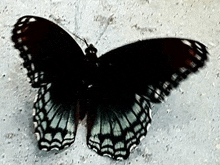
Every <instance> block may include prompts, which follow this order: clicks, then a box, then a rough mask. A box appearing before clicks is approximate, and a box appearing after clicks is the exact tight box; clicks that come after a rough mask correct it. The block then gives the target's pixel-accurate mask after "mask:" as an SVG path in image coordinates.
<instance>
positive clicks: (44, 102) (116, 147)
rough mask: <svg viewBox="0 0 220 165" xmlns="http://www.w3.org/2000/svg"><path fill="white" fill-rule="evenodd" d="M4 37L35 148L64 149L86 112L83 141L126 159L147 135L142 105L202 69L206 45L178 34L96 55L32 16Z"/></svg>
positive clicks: (158, 98) (155, 100)
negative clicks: (28, 103) (16, 57)
mask: <svg viewBox="0 0 220 165" xmlns="http://www.w3.org/2000/svg"><path fill="white" fill-rule="evenodd" d="M12 41H13V42H14V43H15V48H16V49H18V50H19V51H20V56H21V58H22V59H23V60H24V63H23V65H24V67H25V68H26V69H27V76H28V77H29V78H30V83H31V85H32V87H34V88H39V90H38V95H37V97H36V100H35V102H34V114H33V117H34V124H35V133H36V135H37V137H38V146H39V148H40V149H42V150H47V151H49V150H52V149H58V150H60V149H63V148H65V147H68V146H70V145H71V144H72V143H73V142H74V140H75V135H76V130H77V126H78V123H79V120H82V119H84V118H85V116H87V117H86V122H87V145H88V147H89V148H91V149H93V150H95V151H96V152H97V153H98V154H100V155H106V156H110V157H111V158H113V159H126V158H128V156H129V154H130V151H131V149H132V148H134V147H135V146H137V145H138V144H139V143H140V140H141V138H142V137H144V136H145V135H146V134H147V131H148V128H149V126H150V123H151V111H150V107H151V106H150V102H153V103H158V102H161V101H162V100H163V99H164V97H165V96H167V95H169V93H170V91H171V89H172V88H175V87H177V86H178V85H179V83H180V82H181V81H182V80H184V79H186V78H187V76H188V75H189V74H191V73H194V72H196V71H198V69H199V68H201V67H203V66H204V64H205V61H206V60H207V54H208V52H207V50H206V47H205V46H204V45H203V44H202V43H200V42H198V41H194V40H189V39H180V38H158V39H148V40H143V41H138V42H135V43H131V44H128V45H125V46H122V47H119V48H116V49H114V50H111V51H109V52H107V53H105V54H104V55H102V56H100V57H99V58H98V57H97V55H96V53H97V49H96V48H95V47H94V46H93V45H89V46H88V47H87V48H86V50H85V54H84V53H83V51H82V50H81V48H80V47H79V46H78V44H77V43H76V42H75V40H74V39H73V38H72V37H71V36H70V35H69V34H68V33H67V32H65V31H64V30H63V29H62V28H60V27H59V26H58V25H56V24H54V23H52V22H51V21H48V20H46V19H44V18H40V17H36V16H24V17H21V18H20V19H19V20H18V21H17V23H16V24H15V26H14V29H13V35H12Z"/></svg>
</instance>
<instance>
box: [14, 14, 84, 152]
mask: <svg viewBox="0 0 220 165" xmlns="http://www.w3.org/2000/svg"><path fill="white" fill-rule="evenodd" d="M12 41H13V42H14V43H15V48H17V49H18V50H19V51H20V56H21V58H22V59H23V60H24V63H23V65H24V67H25V68H26V69H27V76H28V77H29V78H30V83H31V85H32V87H35V88H39V90H38V95H37V98H36V100H35V102H34V114H33V117H34V124H35V133H36V134H37V137H38V146H39V148H40V149H44V150H51V149H63V148H65V147H67V146H69V145H70V144H72V143H73V142H74V140H75V134H76V129H77V125H78V119H79V115H78V114H77V100H78V97H77V94H78V91H79V90H80V88H81V87H82V79H81V77H80V76H81V71H82V68H81V64H82V63H83V58H84V54H83V52H82V50H81V49H80V47H79V46H78V44H77V43H76V42H75V41H74V39H73V38H72V37H71V36H70V35H69V34H68V33H67V32H65V31H64V30H63V29H62V28H61V27H59V26H58V25H56V24H54V23H53V22H51V21H49V20H46V19H44V18H40V17H36V16H23V17H21V18H20V19H19V20H18V21H17V23H16V24H15V26H14V29H13V36H12Z"/></svg>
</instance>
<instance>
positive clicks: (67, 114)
mask: <svg viewBox="0 0 220 165" xmlns="http://www.w3.org/2000/svg"><path fill="white" fill-rule="evenodd" d="M57 85H58V84H51V83H49V84H47V85H44V86H42V87H40V88H39V91H38V95H37V97H36V100H35V103H34V114H33V116H34V125H35V133H36V135H37V140H38V146H39V148H40V149H42V150H47V151H49V150H52V149H57V150H60V149H63V148H65V147H68V146H70V145H71V144H72V143H73V142H74V140H75V134H76V129H77V125H78V119H79V116H78V115H77V111H76V109H77V99H76V98H74V97H73V96H69V97H68V96H67V95H65V93H66V92H67V91H65V88H64V91H63V92H60V91H59V90H57ZM59 85H60V84H59Z"/></svg>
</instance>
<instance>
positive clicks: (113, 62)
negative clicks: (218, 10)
mask: <svg viewBox="0 0 220 165" xmlns="http://www.w3.org/2000/svg"><path fill="white" fill-rule="evenodd" d="M207 55H208V52H207V49H206V47H205V46H204V45H203V44H202V43H200V42H198V41H194V40H188V39H178V38H161V39H150V40H144V41H139V42H136V43H132V44H129V45H125V46H122V47H120V48H117V49H114V50H112V51H110V52H108V53H106V54H104V55H103V56H101V57H100V67H103V68H105V70H107V74H106V75H110V77H109V79H112V80H111V81H112V84H119V83H120V84H121V85H123V88H126V89H127V90H130V91H134V92H136V93H139V94H141V95H145V97H147V98H148V99H149V100H150V101H151V102H160V101H161V100H163V99H164V97H165V96H167V95H169V93H170V90H171V89H172V88H174V87H177V86H178V85H179V82H180V81H182V80H184V79H186V78H187V76H188V75H189V74H190V73H194V72H196V71H198V69H199V68H201V67H203V66H204V64H205V61H206V60H207ZM115 80H116V81H117V82H116V81H115ZM116 86H117V85H116ZM112 88H114V87H112Z"/></svg>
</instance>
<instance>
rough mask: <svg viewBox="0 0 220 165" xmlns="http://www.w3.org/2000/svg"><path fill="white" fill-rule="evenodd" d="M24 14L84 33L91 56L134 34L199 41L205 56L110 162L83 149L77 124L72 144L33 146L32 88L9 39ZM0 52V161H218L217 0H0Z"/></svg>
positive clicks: (194, 164)
mask: <svg viewBox="0 0 220 165" xmlns="http://www.w3.org/2000/svg"><path fill="white" fill-rule="evenodd" d="M27 14H30V15H37V16H41V17H44V18H47V19H50V20H52V21H54V22H57V23H58V24H59V25H60V26H62V27H64V28H65V29H66V30H68V31H69V32H72V33H75V34H77V35H78V36H80V37H82V38H86V40H87V42H88V43H93V44H95V46H96V48H98V50H99V52H98V54H99V55H100V54H103V53H105V52H106V51H109V50H111V49H113V48H116V47H119V46H121V45H124V44H126V43H130V42H134V41H137V40H139V39H146V38H155V37H184V38H190V39H195V40H198V41H200V42H202V43H204V44H205V45H206V46H207V47H208V48H209V52H210V59H209V62H208V63H207V66H206V67H205V68H204V69H202V70H200V72H199V73H198V74H196V75H193V76H191V77H190V78H189V79H187V80H186V81H184V82H183V83H182V84H181V85H180V87H179V88H177V89H176V90H174V91H173V92H172V94H171V95H170V96H169V97H168V99H167V101H166V102H165V103H163V104H159V105H156V106H155V107H154V108H153V123H152V126H151V128H150V131H149V133H148V135H147V136H146V138H145V139H144V140H142V142H141V144H140V145H139V147H138V149H136V150H135V151H133V152H132V154H131V155H130V157H129V159H127V160H125V161H114V160H111V159H109V158H106V157H101V156H99V155H97V154H96V153H95V152H93V151H92V150H90V149H88V147H87V146H86V138H85V136H86V129H85V127H84V126H80V127H79V129H78V132H77V137H76V141H75V143H74V145H72V146H71V147H69V148H67V149H66V150H64V151H62V152H48V153H46V152H43V151H39V150H38V148H37V141H36V138H35V136H34V134H33V123H32V104H33V100H34V96H35V94H36V90H34V89H32V88H31V87H30V85H29V84H28V82H27V80H26V71H25V69H23V67H22V61H21V59H20V58H19V55H18V51H17V50H15V49H14V48H13V43H12V42H11V40H10V37H11V30H12V28H13V25H14V24H15V22H16V20H17V19H18V18H19V17H21V16H23V15H27ZM109 18H110V19H109ZM77 42H78V43H79V44H80V46H81V47H82V48H83V49H84V48H85V45H84V44H82V43H81V42H80V41H77ZM0 52H1V53H0V61H1V63H0V164H1V165H10V164H11V165H16V164H22V165H23V164H47V165H49V164H56V165H65V164H73V165H76V164H82V165H93V164H94V165H96V164H100V165H104V164H105V165H109V164H115V165H116V164H117V165H125V164H126V165H127V164H128V165H129V164H138V165H142V164H149V165H154V164H155V165H174V164H175V165H177V164H181V165H203V164H205V165H206V164H207V165H219V164H220V102H219V99H220V1H219V0H149V1H146V0H129V1H127V0H121V1H118V0H62V1H61V0H50V1H44V0H32V1H29V0H16V1H12V0H1V2H0Z"/></svg>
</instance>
